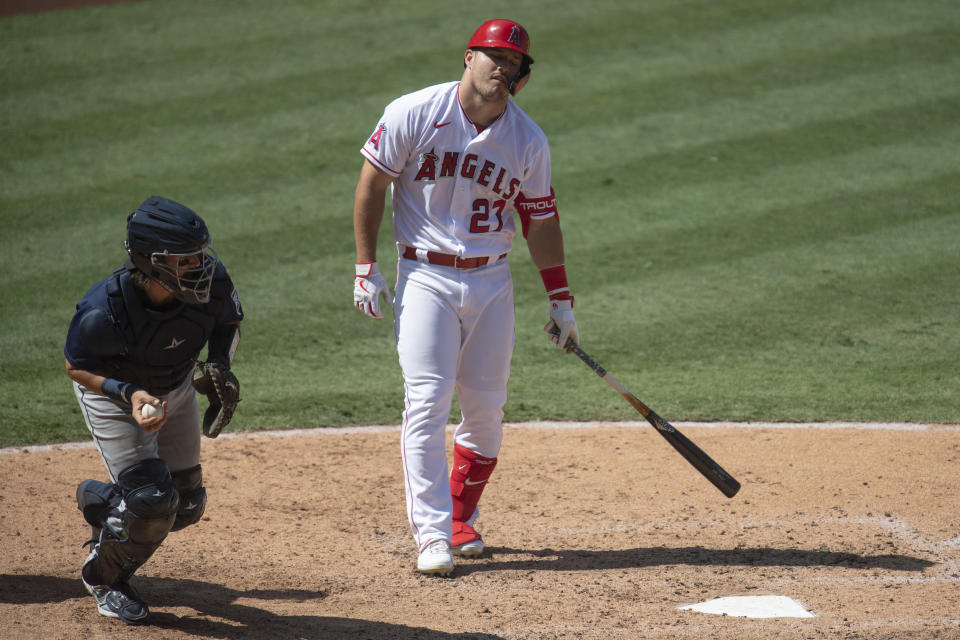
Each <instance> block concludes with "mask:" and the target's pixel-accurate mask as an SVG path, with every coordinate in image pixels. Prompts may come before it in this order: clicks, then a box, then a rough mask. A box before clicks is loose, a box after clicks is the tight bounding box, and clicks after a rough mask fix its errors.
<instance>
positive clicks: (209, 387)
mask: <svg viewBox="0 0 960 640" xmlns="http://www.w3.org/2000/svg"><path fill="white" fill-rule="evenodd" d="M193 388H194V389H196V390H197V392H198V393H201V394H203V395H205V396H206V397H207V400H208V401H209V402H210V405H209V406H208V407H207V410H206V411H205V412H204V414H203V435H205V436H207V437H208V438H216V437H217V436H218V435H220V432H221V431H222V430H223V428H224V427H226V426H227V425H228V424H230V420H231V419H232V418H233V412H234V411H236V409H237V403H238V402H240V381H239V380H237V377H236V376H235V375H233V372H232V371H230V368H229V367H228V366H226V365H224V364H222V363H220V362H215V361H209V362H198V363H197V367H196V369H194V371H193Z"/></svg>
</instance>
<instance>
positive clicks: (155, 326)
mask: <svg viewBox="0 0 960 640" xmlns="http://www.w3.org/2000/svg"><path fill="white" fill-rule="evenodd" d="M125 271H126V270H125V269H119V270H118V271H117V272H115V273H114V277H111V278H110V279H109V280H108V282H107V285H106V287H105V288H104V293H105V294H106V303H107V312H108V314H109V316H110V318H111V319H112V321H113V323H114V326H115V328H116V330H117V332H118V334H119V337H120V338H121V340H122V343H123V347H122V349H123V350H122V353H121V354H120V355H118V356H116V357H114V358H111V359H110V361H108V363H109V366H110V368H111V369H113V371H112V372H110V376H111V377H114V378H117V379H119V380H125V381H129V382H133V383H134V384H137V385H138V386H140V387H142V388H144V389H147V390H148V391H150V392H151V393H153V394H160V395H162V394H165V393H169V392H170V391H173V390H174V389H176V388H177V387H178V386H180V384H181V383H182V382H183V381H184V379H185V378H186V377H187V376H188V375H189V374H190V372H191V371H192V370H193V366H194V363H195V362H196V360H197V357H198V356H199V355H200V351H201V350H202V349H203V347H204V345H206V343H207V340H208V339H209V338H210V334H211V332H212V331H213V328H214V326H215V324H216V319H215V316H214V314H212V313H211V312H210V311H211V309H210V308H209V307H210V305H209V304H207V305H202V306H200V305H187V304H178V305H177V306H176V307H174V308H172V309H167V310H156V309H151V308H150V307H147V306H145V305H144V304H143V301H142V300H141V298H140V293H139V292H138V291H137V289H136V287H135V286H134V284H133V283H132V282H131V281H130V277H129V271H126V272H125ZM213 302H214V301H213V300H211V303H213Z"/></svg>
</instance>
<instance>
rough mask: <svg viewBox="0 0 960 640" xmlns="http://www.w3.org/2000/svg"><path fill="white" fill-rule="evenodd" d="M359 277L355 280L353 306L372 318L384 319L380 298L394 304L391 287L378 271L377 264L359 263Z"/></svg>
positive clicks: (357, 265)
mask: <svg viewBox="0 0 960 640" xmlns="http://www.w3.org/2000/svg"><path fill="white" fill-rule="evenodd" d="M356 267H357V272H356V273H357V275H356V277H355V278H354V279H353V305H354V306H355V307H356V308H357V310H358V311H361V312H363V313H365V314H366V315H368V316H370V317H371V318H382V317H383V313H382V312H381V311H380V298H383V301H384V302H386V303H387V304H393V301H392V299H391V296H390V287H388V286H387V281H386V280H384V279H383V274H381V273H380V270H379V269H377V263H376V262H358V263H357V264H356Z"/></svg>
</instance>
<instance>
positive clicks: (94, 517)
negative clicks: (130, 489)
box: [77, 480, 122, 529]
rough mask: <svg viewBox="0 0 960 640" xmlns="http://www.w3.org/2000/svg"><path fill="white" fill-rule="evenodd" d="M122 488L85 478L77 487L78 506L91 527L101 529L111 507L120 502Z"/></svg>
mask: <svg viewBox="0 0 960 640" xmlns="http://www.w3.org/2000/svg"><path fill="white" fill-rule="evenodd" d="M121 497H122V496H121V495H120V488H119V487H118V486H117V485H115V484H112V483H107V482H100V481H99V480H84V481H83V482H81V483H80V485H79V486H78V487H77V508H78V509H80V512H81V513H82V514H83V519H84V520H86V521H87V523H89V524H90V526H91V527H95V528H97V529H100V528H101V527H103V523H104V521H106V519H107V514H108V513H109V512H110V509H113V508H114V507H116V506H117V505H119V504H120V500H121Z"/></svg>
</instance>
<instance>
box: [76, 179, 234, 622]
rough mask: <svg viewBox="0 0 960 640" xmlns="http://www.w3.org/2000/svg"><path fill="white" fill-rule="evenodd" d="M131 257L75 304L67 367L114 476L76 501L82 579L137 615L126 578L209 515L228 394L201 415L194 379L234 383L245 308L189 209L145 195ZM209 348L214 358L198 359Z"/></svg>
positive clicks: (133, 229)
mask: <svg viewBox="0 0 960 640" xmlns="http://www.w3.org/2000/svg"><path fill="white" fill-rule="evenodd" d="M126 246H127V252H128V254H129V257H130V261H128V262H127V263H126V264H125V265H123V266H121V267H119V268H118V269H117V270H115V271H114V272H113V273H112V274H111V275H110V276H108V277H107V278H106V279H104V280H101V281H100V282H98V283H96V284H94V285H93V286H92V287H91V288H90V290H89V291H88V292H87V294H86V295H85V296H84V297H83V299H82V300H81V301H80V302H79V303H77V311H76V314H75V315H74V317H73V320H72V322H71V323H70V328H69V330H68V332H67V340H66V346H65V347H64V354H65V356H66V370H67V374H68V375H69V377H70V378H71V380H73V388H74V392H75V394H76V396H77V401H78V402H79V403H80V410H81V412H82V413H83V418H84V420H85V421H86V423H87V427H88V428H89V429H90V433H91V435H92V436H93V439H94V442H95V443H96V445H97V448H98V449H99V451H100V455H101V456H102V458H103V462H104V464H105V465H106V468H107V472H108V474H109V475H110V482H101V481H99V480H84V481H83V482H81V483H80V485H79V487H77V506H78V507H79V509H80V511H81V512H82V513H83V516H84V519H85V520H86V521H87V522H88V523H89V524H90V526H91V527H92V530H93V533H92V539H91V540H90V541H89V542H88V544H91V545H92V550H91V552H90V555H89V556H88V557H87V559H86V561H85V562H84V563H83V569H82V570H81V578H82V580H83V584H84V586H85V587H86V589H87V591H89V592H90V594H91V595H92V596H93V597H94V599H95V600H96V603H97V609H98V610H99V612H100V613H101V614H102V615H105V616H109V617H113V618H119V619H120V620H122V621H123V622H126V623H130V624H135V623H140V622H144V621H145V620H146V618H147V616H148V614H149V610H148V608H147V605H146V603H145V602H144V601H143V599H142V598H141V597H140V595H139V594H138V593H137V591H136V590H135V589H134V588H133V587H132V586H131V585H130V583H129V579H130V577H131V576H132V575H133V573H134V572H135V571H136V570H137V569H138V568H139V567H140V566H142V565H143V564H144V563H145V562H146V561H147V560H148V559H149V558H150V556H151V555H153V553H154V551H156V550H157V548H158V547H159V546H160V545H161V544H162V543H163V541H164V539H165V538H166V537H167V534H168V533H169V532H170V531H176V530H178V529H182V528H184V527H186V526H189V525H192V524H195V523H196V522H198V521H199V520H200V518H201V516H203V511H204V505H205V504H206V500H207V494H206V489H205V488H204V486H203V476H202V472H201V467H200V434H201V430H203V432H204V433H206V434H207V435H208V436H211V437H213V436H216V434H217V433H218V432H219V430H220V429H222V428H223V426H225V425H226V422H228V421H229V419H230V417H231V416H232V409H233V405H234V404H235V400H236V399H238V396H236V397H234V398H232V399H229V398H228V399H224V398H221V397H220V395H219V394H217V397H214V396H213V392H211V396H210V397H211V398H212V400H211V405H210V408H208V409H207V412H206V415H205V416H204V420H203V424H202V425H201V421H200V415H199V406H198V403H197V396H196V391H194V385H197V386H198V387H219V388H221V389H223V388H233V389H234V390H235V392H236V394H239V384H238V383H237V382H236V378H235V377H234V376H233V374H232V373H230V370H229V369H230V363H231V362H232V360H233V356H234V353H235V351H236V347H237V343H238V341H239V337H240V328H239V327H240V321H241V320H242V319H243V311H242V310H241V307H240V300H239V298H238V296H237V291H236V289H235V288H234V286H233V283H232V281H231V280H230V276H229V275H228V274H227V271H226V269H225V268H224V266H223V264H222V263H221V262H220V261H219V260H218V259H217V256H216V253H215V252H214V251H213V249H212V248H211V247H210V236H209V234H208V233H207V227H206V224H204V222H203V220H202V219H201V218H200V216H198V215H197V214H196V213H195V212H194V211H192V210H191V209H189V208H187V207H185V206H183V205H182V204H179V203H177V202H174V201H172V200H168V199H166V198H160V197H156V196H154V197H150V198H147V199H146V200H145V201H144V202H143V203H142V204H141V205H140V206H139V207H138V208H137V210H136V211H134V212H133V213H131V214H130V216H129V217H128V218H127V240H126ZM204 346H206V347H207V356H208V359H207V362H206V363H204V364H203V365H202V366H201V367H199V368H198V369H197V370H198V371H202V372H203V375H202V376H197V375H195V374H194V364H195V363H196V360H197V356H198V355H199V354H200V352H201V350H202V349H203V348H204Z"/></svg>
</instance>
